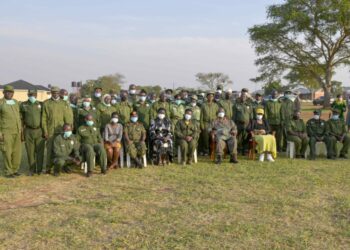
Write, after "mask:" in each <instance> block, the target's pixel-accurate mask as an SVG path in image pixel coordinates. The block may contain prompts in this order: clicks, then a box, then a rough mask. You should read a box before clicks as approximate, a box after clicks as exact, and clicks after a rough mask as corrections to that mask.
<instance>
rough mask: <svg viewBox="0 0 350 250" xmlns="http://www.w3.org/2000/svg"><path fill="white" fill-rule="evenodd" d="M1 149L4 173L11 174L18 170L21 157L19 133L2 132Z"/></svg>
mask: <svg viewBox="0 0 350 250" xmlns="http://www.w3.org/2000/svg"><path fill="white" fill-rule="evenodd" d="M3 138H4V141H3V142H2V143H1V144H2V145H1V151H2V154H3V158H4V167H5V174H6V175H11V174H15V173H17V172H18V169H19V166H20V164H21V159H22V143H21V134H20V133H18V134H8V133H4V134H3Z"/></svg>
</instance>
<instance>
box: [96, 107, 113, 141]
mask: <svg viewBox="0 0 350 250" xmlns="http://www.w3.org/2000/svg"><path fill="white" fill-rule="evenodd" d="M96 109H97V115H98V117H99V119H100V124H99V126H100V132H101V134H102V132H103V131H104V129H105V127H106V125H107V124H108V123H109V122H110V121H111V116H112V113H113V112H115V111H116V110H115V108H114V107H112V105H109V106H108V105H106V104H104V103H102V102H101V103H100V104H98V105H97V107H96Z"/></svg>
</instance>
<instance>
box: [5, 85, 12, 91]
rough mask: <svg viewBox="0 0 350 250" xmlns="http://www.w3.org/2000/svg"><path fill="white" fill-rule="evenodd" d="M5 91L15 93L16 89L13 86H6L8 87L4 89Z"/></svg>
mask: <svg viewBox="0 0 350 250" xmlns="http://www.w3.org/2000/svg"><path fill="white" fill-rule="evenodd" d="M4 91H8V92H14V89H13V87H12V86H11V85H6V86H5V87H4Z"/></svg>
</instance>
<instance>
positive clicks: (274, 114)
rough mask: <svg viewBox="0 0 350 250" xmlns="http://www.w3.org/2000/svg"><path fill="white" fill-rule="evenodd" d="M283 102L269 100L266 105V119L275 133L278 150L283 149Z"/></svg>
mask: <svg viewBox="0 0 350 250" xmlns="http://www.w3.org/2000/svg"><path fill="white" fill-rule="evenodd" d="M281 108H282V104H281V103H280V102H279V101H278V100H269V101H267V102H266V105H265V119H266V120H267V121H268V123H269V125H270V127H271V131H272V132H273V133H274V134H275V137H276V144H277V150H278V151H281V150H282V136H283V131H282V115H281Z"/></svg>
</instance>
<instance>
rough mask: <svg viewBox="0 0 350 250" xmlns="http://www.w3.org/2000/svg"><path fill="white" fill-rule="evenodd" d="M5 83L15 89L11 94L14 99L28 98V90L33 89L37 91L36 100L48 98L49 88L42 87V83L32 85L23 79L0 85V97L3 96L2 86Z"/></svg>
mask: <svg viewBox="0 0 350 250" xmlns="http://www.w3.org/2000/svg"><path fill="white" fill-rule="evenodd" d="M6 85H10V86H12V87H13V88H14V89H15V94H14V96H13V98H14V99H16V100H17V101H20V102H23V101H26V100H28V95H27V94H28V90H33V89H36V90H37V92H38V97H37V99H38V101H44V100H46V99H48V97H49V94H50V89H49V88H47V87H44V86H42V85H34V84H31V83H29V82H27V81H24V80H18V81H14V82H10V83H8V84H5V85H1V86H0V98H3V93H2V92H3V89H4V86H6Z"/></svg>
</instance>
